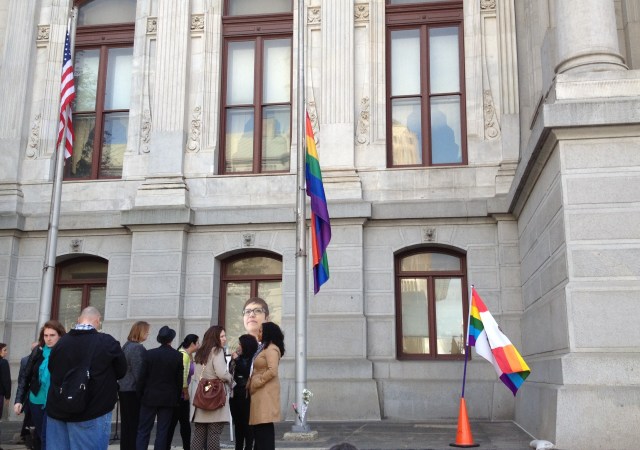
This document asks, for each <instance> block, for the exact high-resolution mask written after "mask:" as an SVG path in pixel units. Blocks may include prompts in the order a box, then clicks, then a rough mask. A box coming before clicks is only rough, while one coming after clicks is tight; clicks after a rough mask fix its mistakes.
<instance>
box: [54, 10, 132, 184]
mask: <svg viewBox="0 0 640 450" xmlns="http://www.w3.org/2000/svg"><path fill="white" fill-rule="evenodd" d="M75 5H76V6H77V7H78V18H77V28H76V34H75V42H74V77H75V88H76V100H75V102H74V105H73V127H74V134H75V137H74V142H73V155H72V156H71V159H70V161H67V163H66V166H65V176H64V178H65V180H71V179H76V180H82V179H102V178H121V176H122V165H123V159H124V152H125V150H126V147H127V133H128V129H129V104H130V99H131V73H132V63H133V37H134V25H135V15H136V0H88V1H78V0H76V1H75Z"/></svg>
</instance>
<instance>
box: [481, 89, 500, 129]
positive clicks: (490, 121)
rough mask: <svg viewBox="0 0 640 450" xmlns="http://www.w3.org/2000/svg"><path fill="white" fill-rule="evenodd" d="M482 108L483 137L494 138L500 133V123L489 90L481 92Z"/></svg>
mask: <svg viewBox="0 0 640 450" xmlns="http://www.w3.org/2000/svg"><path fill="white" fill-rule="evenodd" d="M482 109H483V110H484V137H485V138H486V139H496V138H497V137H498V136H499V135H500V123H499V122H498V115H497V113H496V108H495V105H494V103H493V95H492V94H491V91H490V90H488V89H487V90H485V91H484V94H483V108H482Z"/></svg>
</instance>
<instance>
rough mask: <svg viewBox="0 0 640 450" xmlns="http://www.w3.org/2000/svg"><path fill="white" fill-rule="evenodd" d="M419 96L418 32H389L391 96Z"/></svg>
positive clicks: (416, 30)
mask: <svg viewBox="0 0 640 450" xmlns="http://www.w3.org/2000/svg"><path fill="white" fill-rule="evenodd" d="M419 94H420V30H419V29H415V30H398V31H392V32H391V95H392V96H397V95H419Z"/></svg>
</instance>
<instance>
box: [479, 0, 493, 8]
mask: <svg viewBox="0 0 640 450" xmlns="http://www.w3.org/2000/svg"><path fill="white" fill-rule="evenodd" d="M480 9H496V0H480Z"/></svg>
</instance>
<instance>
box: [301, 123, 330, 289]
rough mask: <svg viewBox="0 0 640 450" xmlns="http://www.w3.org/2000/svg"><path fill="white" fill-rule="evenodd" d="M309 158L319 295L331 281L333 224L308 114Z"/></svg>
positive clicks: (314, 280)
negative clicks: (330, 262) (330, 220)
mask: <svg viewBox="0 0 640 450" xmlns="http://www.w3.org/2000/svg"><path fill="white" fill-rule="evenodd" d="M306 135H307V156H306V163H305V167H306V178H307V195H308V196H309V198H310V199H311V249H312V251H313V252H312V253H313V292H314V294H317V293H318V291H320V286H322V285H323V284H324V283H325V282H326V281H327V280H328V279H329V260H328V259H327V247H328V246H329V241H330V240H331V224H330V223H329V211H328V210H327V199H326V198H325V196H324V186H323V184H322V172H321V171H320V160H319V159H318V152H317V151H316V141H315V139H314V137H313V129H312V128H311V120H310V119H309V114H308V113H307V120H306Z"/></svg>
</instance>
